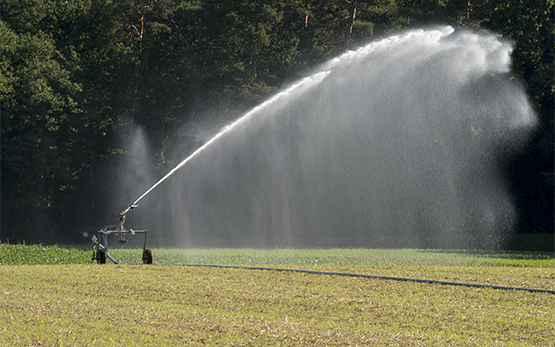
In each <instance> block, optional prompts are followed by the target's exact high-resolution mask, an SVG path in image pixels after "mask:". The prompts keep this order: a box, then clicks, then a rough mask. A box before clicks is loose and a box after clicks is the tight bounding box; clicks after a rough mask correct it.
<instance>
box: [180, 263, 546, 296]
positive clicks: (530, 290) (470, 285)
mask: <svg viewBox="0 0 555 347" xmlns="http://www.w3.org/2000/svg"><path fill="white" fill-rule="evenodd" d="M185 266H202V267H217V268H229V269H248V270H268V271H289V272H302V273H310V274H318V275H336V276H351V277H363V278H377V279H383V280H394V281H408V282H419V283H434V284H444V285H451V286H464V287H477V288H491V289H504V290H523V291H527V292H535V293H549V294H555V290H549V289H535V288H520V287H505V286H494V285H490V284H474V283H460V282H449V281H436V280H425V279H418V278H405V277H392V276H375V275H362V274H353V273H347V272H327V271H314V270H299V269H279V268H267V267H253V266H236V265H185Z"/></svg>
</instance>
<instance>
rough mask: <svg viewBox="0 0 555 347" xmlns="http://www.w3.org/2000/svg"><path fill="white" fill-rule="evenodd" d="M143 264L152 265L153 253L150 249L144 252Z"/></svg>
mask: <svg viewBox="0 0 555 347" xmlns="http://www.w3.org/2000/svg"><path fill="white" fill-rule="evenodd" d="M143 264H152V251H151V250H150V249H148V248H147V249H145V250H144V252H143Z"/></svg>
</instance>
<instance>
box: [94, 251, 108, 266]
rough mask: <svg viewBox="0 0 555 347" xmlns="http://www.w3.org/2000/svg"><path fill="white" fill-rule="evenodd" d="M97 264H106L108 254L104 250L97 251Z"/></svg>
mask: <svg viewBox="0 0 555 347" xmlns="http://www.w3.org/2000/svg"><path fill="white" fill-rule="evenodd" d="M96 262H97V263H98V264H106V252H104V250H103V249H99V250H98V251H96Z"/></svg>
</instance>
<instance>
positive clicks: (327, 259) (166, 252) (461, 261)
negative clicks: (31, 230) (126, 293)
mask: <svg viewBox="0 0 555 347" xmlns="http://www.w3.org/2000/svg"><path fill="white" fill-rule="evenodd" d="M152 251H153V254H154V264H156V265H184V264H218V265H294V266H307V265H383V266H402V265H406V266H409V265H412V266H413V265H418V266H434V265H438V266H510V267H555V254H553V253H546V252H527V251H503V252H491V251H464V250H420V249H362V248H352V249H350V248H332V249H278V248H276V249H254V248H195V249H177V248H173V249H171V248H155V249H153V250H152ZM110 254H111V255H112V256H113V257H114V258H115V259H116V260H117V261H118V262H120V263H122V264H139V263H141V262H142V260H141V259H142V249H138V248H123V249H122V248H118V247H114V248H110ZM91 256H92V247H91V248H86V247H82V246H80V247H61V246H43V245H21V244H19V245H8V244H3V243H0V265H25V264H26V265H31V264H36V265H38V264H91V263H92V261H91Z"/></svg>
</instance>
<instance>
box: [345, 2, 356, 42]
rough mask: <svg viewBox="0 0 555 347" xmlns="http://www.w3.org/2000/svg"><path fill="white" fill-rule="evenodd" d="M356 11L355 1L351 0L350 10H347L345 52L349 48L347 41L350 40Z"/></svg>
mask: <svg viewBox="0 0 555 347" xmlns="http://www.w3.org/2000/svg"><path fill="white" fill-rule="evenodd" d="M356 13H357V2H356V0H352V2H351V11H350V12H349V28H348V30H347V34H346V35H345V52H347V51H348V50H349V43H350V41H351V35H352V33H353V25H355V16H356Z"/></svg>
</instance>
